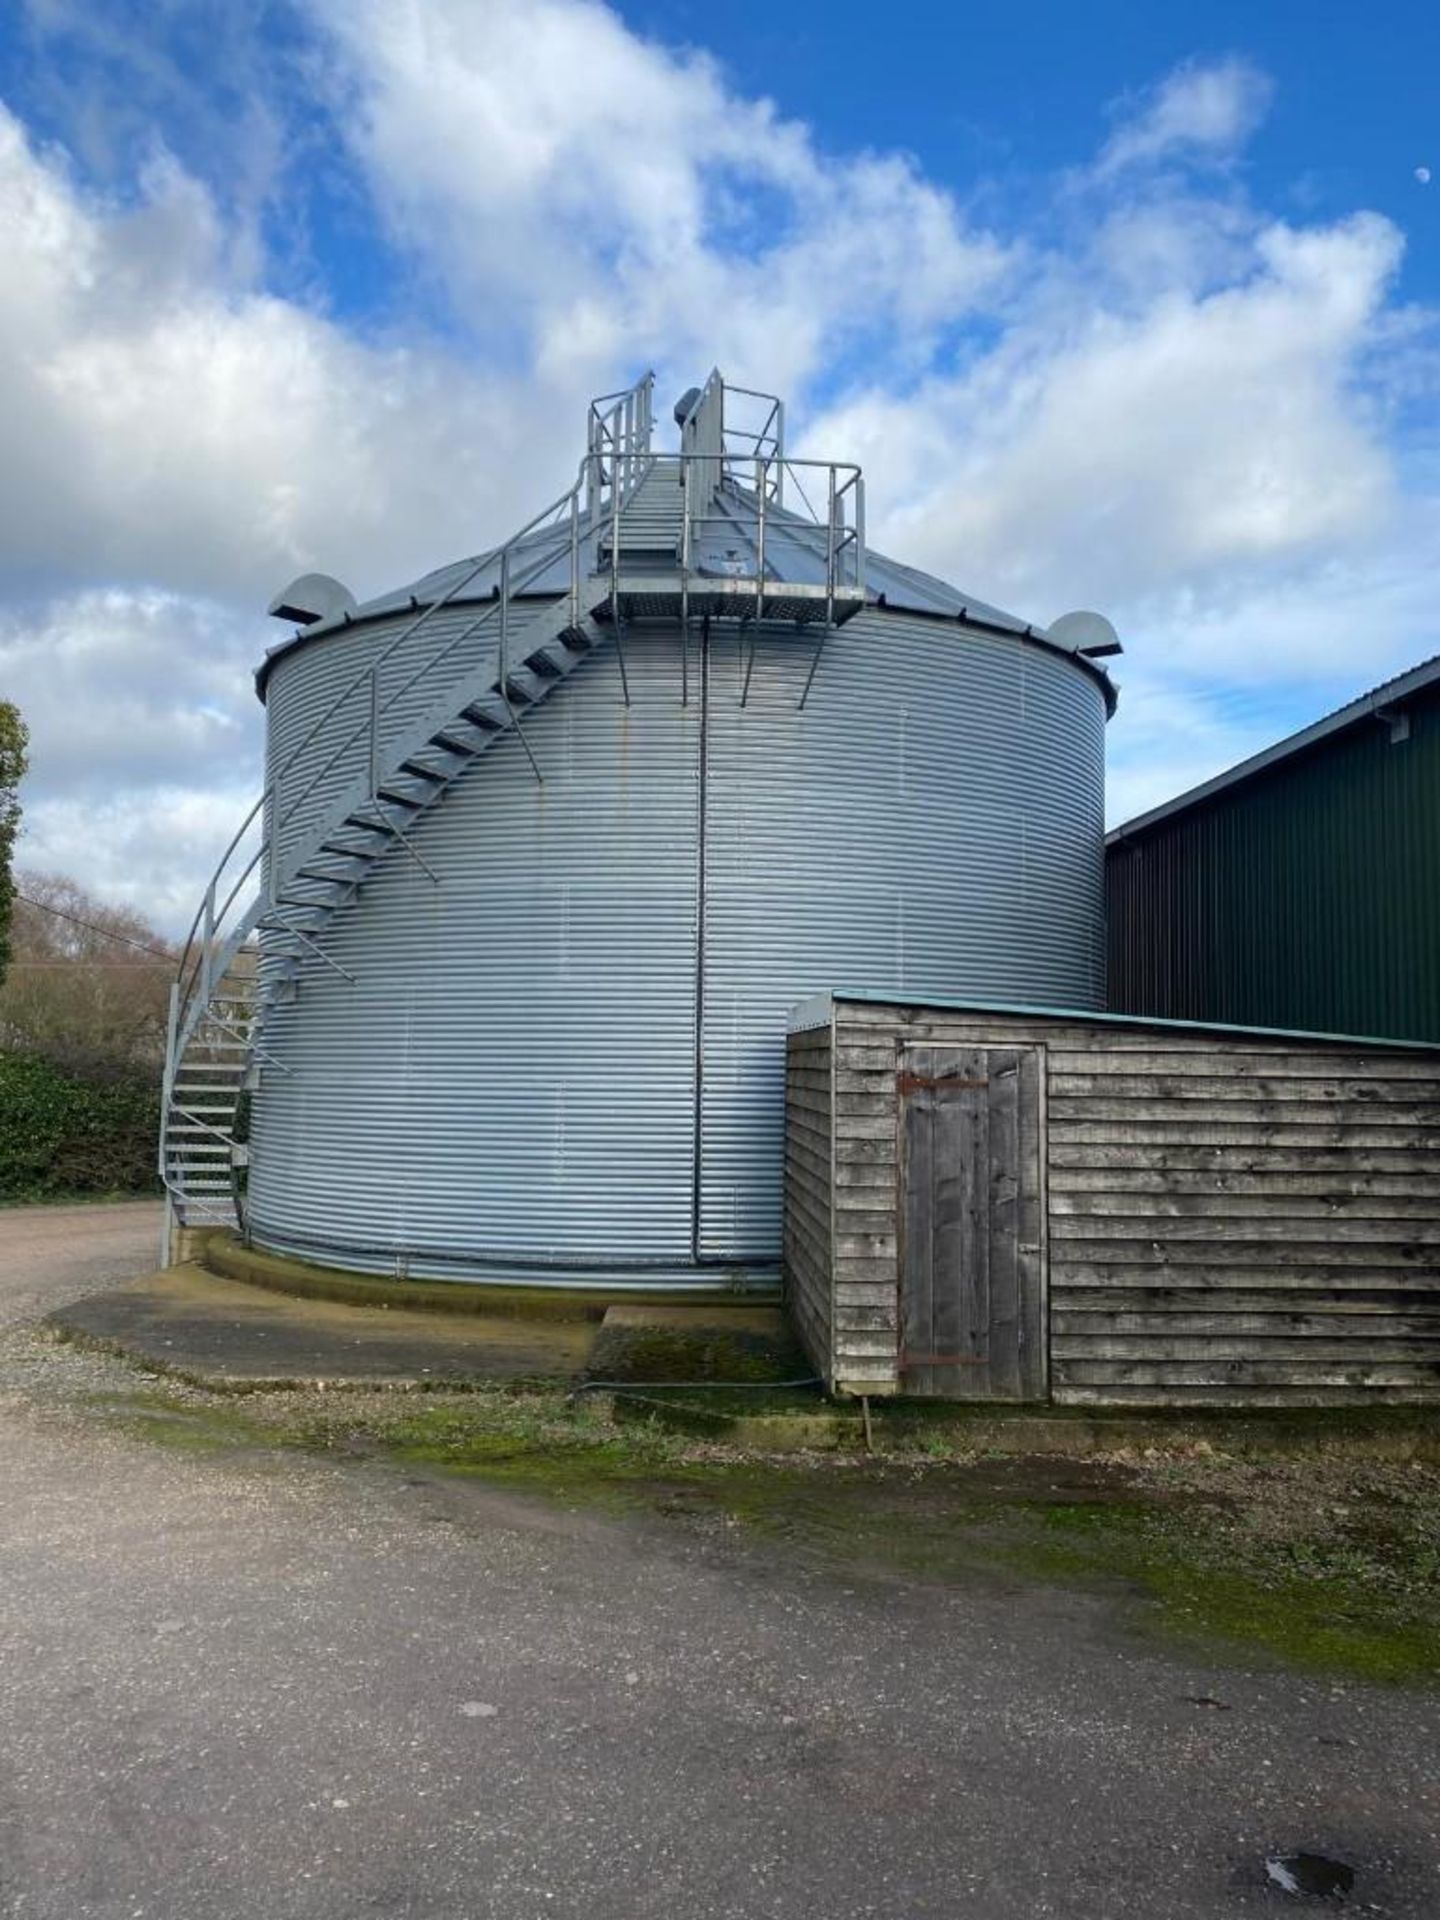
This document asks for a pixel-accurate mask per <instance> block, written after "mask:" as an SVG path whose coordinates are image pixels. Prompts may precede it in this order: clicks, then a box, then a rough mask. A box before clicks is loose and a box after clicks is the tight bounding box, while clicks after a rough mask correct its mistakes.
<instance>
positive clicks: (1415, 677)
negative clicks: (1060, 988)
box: [1105, 654, 1440, 846]
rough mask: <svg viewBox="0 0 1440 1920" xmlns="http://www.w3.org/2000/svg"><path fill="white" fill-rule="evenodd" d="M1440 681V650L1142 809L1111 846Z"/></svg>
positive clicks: (1111, 837) (1114, 833)
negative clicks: (1210, 776) (1171, 796)
mask: <svg viewBox="0 0 1440 1920" xmlns="http://www.w3.org/2000/svg"><path fill="white" fill-rule="evenodd" d="M1436 685H1440V654H1435V655H1434V656H1432V658H1430V659H1429V660H1422V661H1421V663H1420V665H1419V666H1418V667H1411V668H1409V669H1408V670H1407V671H1406V672H1405V673H1397V674H1396V675H1395V676H1394V678H1393V679H1390V680H1382V681H1381V682H1380V685H1379V686H1378V687H1372V688H1371V690H1370V691H1369V693H1362V694H1361V695H1360V697H1359V699H1358V700H1351V701H1350V702H1349V703H1348V704H1347V705H1346V706H1343V707H1337V708H1336V709H1335V711H1334V713H1328V714H1326V716H1325V717H1324V719H1323V720H1316V721H1314V722H1313V723H1312V724H1311V725H1310V726H1308V727H1302V728H1301V729H1300V731H1299V732H1298V733H1292V734H1289V735H1287V737H1286V738H1285V739H1284V740H1277V741H1276V743H1275V745H1274V746H1273V747H1266V748H1264V750H1263V751H1262V752H1260V753H1254V754H1251V756H1250V758H1249V759H1248V760H1241V761H1240V762H1239V763H1238V765H1236V766H1233V767H1231V768H1229V769H1228V770H1227V771H1226V772H1225V773H1217V774H1216V775H1215V777H1214V779H1213V780H1202V781H1201V783H1200V785H1199V786H1198V787H1191V788H1189V789H1188V790H1187V791H1186V792H1184V793H1179V794H1177V795H1176V796H1175V798H1174V799H1173V800H1166V801H1165V802H1163V804H1162V805H1160V806H1158V807H1151V808H1150V810H1149V812H1148V813H1139V814H1136V816H1135V818H1134V819H1133V820H1127V821H1125V822H1124V823H1123V825H1121V826H1118V827H1115V828H1113V829H1112V830H1111V831H1110V832H1109V833H1108V834H1107V835H1106V836H1105V844H1106V845H1107V846H1115V845H1117V844H1118V843H1119V842H1120V841H1122V840H1129V839H1132V838H1133V837H1134V836H1135V835H1136V834H1139V833H1144V832H1145V831H1146V830H1147V829H1148V828H1150V827H1153V826H1158V825H1159V823H1160V822H1161V821H1162V820H1168V819H1171V818H1172V817H1173V816H1174V815H1175V814H1177V813H1185V812H1186V811H1188V809H1189V808H1191V807H1196V806H1199V805H1200V804H1201V803H1202V802H1203V801H1206V800H1212V799H1214V798H1215V796H1216V795H1217V794H1221V793H1225V792H1227V791H1228V790H1229V789H1230V788H1231V787H1238V786H1240V785H1241V784H1242V783H1243V782H1244V781H1246V780H1253V779H1254V778H1255V776H1256V775H1257V774H1261V773H1264V772H1266V771H1267V770H1268V769H1269V768H1271V767H1276V766H1279V765H1280V764H1281V763H1282V762H1283V761H1286V760H1289V759H1292V758H1293V757H1294V755H1295V754H1297V753H1304V752H1305V750H1306V749H1307V748H1308V747H1313V746H1317V745H1318V744H1319V743H1320V742H1321V741H1322V740H1328V739H1329V738H1330V737H1331V736H1332V735H1333V734H1337V733H1344V732H1346V731H1347V730H1348V729H1349V728H1351V727H1358V726H1360V725H1362V724H1363V723H1364V722H1365V721H1367V720H1375V719H1381V720H1383V719H1385V718H1386V717H1387V716H1388V715H1389V714H1391V713H1393V712H1396V711H1398V709H1399V708H1401V707H1403V706H1404V704H1405V702H1406V701H1407V700H1411V699H1413V698H1414V697H1415V695H1416V694H1418V693H1423V692H1425V691H1426V689H1427V688H1430V687H1433V686H1436Z"/></svg>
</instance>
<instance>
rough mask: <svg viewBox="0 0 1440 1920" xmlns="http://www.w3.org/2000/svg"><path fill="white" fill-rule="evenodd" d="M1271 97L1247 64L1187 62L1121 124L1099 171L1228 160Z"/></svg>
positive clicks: (1267, 83)
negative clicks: (1174, 160) (1177, 161)
mask: <svg viewBox="0 0 1440 1920" xmlns="http://www.w3.org/2000/svg"><path fill="white" fill-rule="evenodd" d="M1272 91H1273V89H1272V87H1271V84H1270V81H1269V79H1268V78H1267V76H1266V75H1265V74H1264V73H1262V72H1261V71H1260V69H1259V68H1258V67H1256V66H1254V65H1253V64H1252V63H1251V62H1250V61H1248V60H1241V59H1238V58H1231V59H1228V60H1219V61H1210V62H1205V61H1191V62H1187V63H1186V64H1185V65H1183V66H1180V67H1177V68H1176V69H1175V71H1174V72H1173V73H1171V74H1169V75H1167V77H1166V78H1165V79H1164V80H1163V81H1162V82H1161V84H1160V85H1159V86H1158V87H1156V88H1155V89H1154V91H1153V92H1152V93H1150V94H1149V95H1148V96H1147V97H1146V98H1145V99H1144V100H1143V101H1142V102H1140V103H1138V105H1136V107H1135V109H1134V110H1133V111H1132V112H1131V113H1130V114H1129V115H1128V116H1127V117H1126V118H1125V119H1124V120H1122V122H1121V124H1120V126H1119V127H1118V128H1117V129H1116V131H1115V133H1114V135H1113V136H1112V138H1111V140H1110V143H1109V145H1108V146H1107V147H1106V148H1105V151H1104V152H1103V153H1102V155H1101V156H1100V162H1099V167H1100V171H1101V172H1102V173H1114V172H1117V171H1119V169H1120V168H1122V167H1133V166H1136V165H1139V164H1144V163H1153V162H1156V161H1161V160H1168V159H1171V158H1184V159H1192V160H1193V159H1210V160H1228V159H1230V158H1232V157H1233V156H1234V155H1235V154H1236V153H1237V152H1238V150H1239V149H1240V148H1241V147H1242V146H1243V145H1244V143H1245V141H1246V140H1248V139H1249V137H1250V135H1251V134H1252V133H1253V132H1254V131H1255V129H1256V128H1257V127H1258V126H1259V124H1260V122H1261V121H1262V120H1263V119H1264V117H1265V113H1266V109H1267V108H1268V107H1269V105H1270V97H1271V93H1272Z"/></svg>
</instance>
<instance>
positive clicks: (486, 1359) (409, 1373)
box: [50, 1264, 595, 1390]
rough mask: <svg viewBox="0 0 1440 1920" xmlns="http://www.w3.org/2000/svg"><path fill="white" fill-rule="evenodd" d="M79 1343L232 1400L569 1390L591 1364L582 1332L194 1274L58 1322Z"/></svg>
mask: <svg viewBox="0 0 1440 1920" xmlns="http://www.w3.org/2000/svg"><path fill="white" fill-rule="evenodd" d="M50 1319H51V1324H52V1325H54V1326H57V1327H58V1328H60V1330H61V1331H62V1332H64V1333H67V1334H69V1335H71V1336H72V1337H73V1338H76V1339H80V1340H82V1341H91V1342H94V1343H97V1344H99V1345H103V1346H107V1347H114V1348H116V1349H117V1350H118V1351H120V1352H123V1353H125V1354H126V1355H128V1356H129V1357H130V1358H131V1359H134V1360H138V1361H140V1362H141V1363H142V1364H143V1365H146V1366H149V1367H153V1368H154V1369H155V1370H156V1371H158V1372H162V1373H173V1374H178V1375H179V1376H181V1377H182V1378H184V1379H187V1380H192V1381H194V1382H196V1383H197V1384H200V1385H204V1386H212V1387H221V1388H229V1389H232V1390H240V1389H256V1388H260V1387H269V1386H279V1387H289V1386H313V1385H314V1384H316V1383H317V1382H320V1381H323V1382H324V1383H325V1384H326V1385H328V1386H358V1385H366V1386H392V1387H433V1386H474V1385H477V1384H480V1383H483V1382H487V1381H515V1380H522V1379H534V1380H547V1381H557V1382H558V1381H564V1380H568V1379H570V1378H572V1377H573V1376H574V1375H575V1374H577V1373H578V1372H579V1371H580V1370H581V1368H582V1367H583V1366H584V1365H585V1362H586V1359H587V1357H588V1355H589V1352H590V1345H591V1341H592V1340H593V1338H594V1334H595V1328H594V1326H593V1325H590V1324H587V1323H585V1322H583V1321H566V1320H533V1319H524V1320H516V1319H508V1318H505V1317H503V1316H500V1315H485V1316H478V1315H470V1316H466V1317H464V1318H459V1317H456V1318H451V1317H449V1316H442V1315H440V1314H435V1313H410V1312H405V1311H403V1310H401V1309H395V1308H383V1309H381V1310H379V1311H376V1310H374V1309H365V1308H357V1307H348V1306H343V1305H338V1304H336V1303H334V1302H331V1301H325V1300H309V1299H293V1298H288V1297H287V1296H285V1295H283V1294H279V1293H274V1292H265V1291H262V1290H260V1289H258V1288H255V1287H251V1286H246V1285H244V1284H243V1283H242V1282H240V1281H236V1280H229V1279H225V1278H223V1277H222V1276H220V1275H218V1274H214V1273H210V1272H208V1271H206V1269H205V1268H203V1267H200V1266H197V1265H194V1264H186V1265H181V1266H175V1267H168V1268H166V1269H165V1270H164V1271H163V1272H160V1273H153V1274H147V1275H146V1276H145V1277H144V1278H143V1279H140V1280H134V1281H132V1282H131V1283H130V1284H129V1285H128V1286H125V1287H117V1288H115V1289H114V1290H113V1291H112V1292H109V1293H94V1294H90V1295H88V1296H87V1297H86V1298H85V1299H83V1300H77V1301H76V1302H75V1303H74V1304H73V1305H72V1306H69V1307H64V1308H62V1309H61V1310H60V1311H59V1312H58V1313H55V1314H52V1315H51V1316H50Z"/></svg>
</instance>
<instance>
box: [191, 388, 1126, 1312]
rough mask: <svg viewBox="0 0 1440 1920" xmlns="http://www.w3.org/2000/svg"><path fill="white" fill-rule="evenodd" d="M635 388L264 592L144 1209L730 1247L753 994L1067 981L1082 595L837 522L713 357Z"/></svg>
mask: <svg viewBox="0 0 1440 1920" xmlns="http://www.w3.org/2000/svg"><path fill="white" fill-rule="evenodd" d="M676 418H677V421H678V422H679V425H680V436H679V439H680V444H679V450H678V451H675V452H659V451H656V450H655V448H654V437H655V436H654V434H653V431H652V427H653V422H652V381H651V380H650V379H649V378H647V379H646V380H644V381H642V382H640V383H639V384H638V385H637V386H636V387H634V388H633V389H631V390H630V391H629V392H627V393H625V394H622V395H620V396H618V397H617V396H607V397H606V398H605V399H604V400H601V401H597V402H596V403H595V404H594V405H593V406H592V408H591V410H590V415H589V423H588V434H587V443H586V450H585V454H584V457H583V459H582V461H581V465H580V471H579V477H578V479H577V482H576V485H575V487H574V488H572V489H571V490H570V492H568V493H567V494H566V495H564V496H563V497H562V499H561V500H559V501H558V502H557V503H556V504H555V505H554V506H553V507H552V508H550V509H548V510H547V511H546V512H545V513H544V514H542V515H540V516H539V517H537V519H536V520H534V521H532V522H531V523H530V525H529V526H528V527H526V528H525V529H523V530H522V531H521V532H520V533H519V534H518V535H516V536H515V537H514V538H512V539H510V540H509V541H507V542H506V544H505V545H503V546H501V547H497V548H495V549H493V550H492V551H490V552H488V553H486V554H484V555H483V556H481V557H479V558H477V559H470V560H465V561H462V562H459V563H458V564H456V565H453V566H449V567H446V568H443V569H441V570H440V571H439V572H436V573H433V574H431V575H429V576H427V577H426V578H425V579H423V580H421V581H419V582H417V583H416V584H415V585H414V586H413V587H407V588H405V589H403V590H402V591H400V592H397V593H391V594H386V595H382V596H381V597H379V598H376V599H372V600H370V601H368V602H366V603H364V604H363V605H361V604H357V603H356V602H355V601H354V599H353V598H352V597H351V596H350V595H349V594H348V593H347V592H346V590H345V589H344V588H342V587H340V586H339V585H338V583H336V582H334V581H331V580H328V579H326V578H324V577H323V576H313V575H312V576H307V577H306V578H305V579H303V580H300V581H297V582H295V583H294V585H293V586H292V587H291V588H289V589H287V590H286V592H285V593H284V594H282V595H280V596H278V598H277V601H276V603H275V606H274V607H273V608H272V611H274V612H276V613H277V614H279V615H280V616H281V617H283V618H286V619H288V620H290V621H292V622H294V623H296V624H297V631H296V632H295V634H294V636H293V638H291V639H289V640H287V641H286V642H285V643H284V644H283V645H281V646H279V647H277V648H276V649H275V650H274V651H272V652H271V653H270V654H269V656H268V657H267V658H266V660H265V661H264V663H263V665H262V666H261V668H260V671H259V674H258V676H257V678H258V686H259V690H260V695H261V698H262V699H263V700H264V702H265V707H266V714H267V770H266V785H265V792H264V795H263V797H262V799H261V800H260V801H259V802H257V806H256V810H255V813H254V815H253V816H252V821H251V823H250V827H249V833H250V837H249V838H248V839H247V838H245V837H244V836H243V835H242V837H241V838H240V839H239V840H237V844H236V847H235V849H233V850H232V853H231V855H230V856H229V857H228V860H227V862H226V863H225V864H224V865H223V866H222V870H221V873H220V874H219V875H217V877H216V880H215V881H214V882H212V884H211V887H210V888H209V890H208V891H207V894H206V898H205V902H204V904H203V905H202V908H201V912H200V915H199V916H198V919H197V929H196V935H195V939H194V941H193V943H192V948H191V952H190V955H189V957H188V959H187V962H186V965H185V968H184V969H183V972H182V978H181V983H180V990H179V994H178V998H177V1007H176V1016H175V1031H174V1037H173V1046H172V1064H171V1069H170V1074H169V1079H168V1083H167V1123H166V1141H165V1149H164V1157H165V1173H166V1181H167V1185H168V1187H169V1190H170V1193H171V1198H172V1202H173V1207H174V1212H175V1215H176V1217H177V1218H178V1219H179V1220H181V1221H188V1222H191V1223H204V1222H205V1221H207V1220H215V1219H226V1220H228V1219H231V1218H233V1213H232V1210H231V1209H232V1180H233V1173H232V1162H236V1161H238V1162H240V1163H242V1164H244V1165H245V1166H246V1173H245V1176H244V1187H245V1196H244V1212H245V1226H246V1229H247V1231H248V1232H249V1234H250V1236H251V1237H252V1239H253V1241H254V1242H255V1243H256V1244H257V1245H259V1246H262V1247H265V1248H268V1249H271V1250H275V1251H281V1252H287V1253H291V1254H294V1255H297V1256H299V1257H301V1258H306V1259H311V1260H316V1261H322V1262H325V1263H329V1264H334V1265H340V1266H346V1267H351V1268H355V1269H358V1270H361V1271H367V1272H385V1273H394V1272H399V1273H409V1274H414V1275H421V1274H428V1275H435V1276H441V1277H455V1278H464V1279H472V1280H485V1279H505V1280H507V1281H510V1282H514V1281H516V1280H525V1279H529V1280H533V1281H534V1282H535V1283H536V1284H550V1285H555V1284H568V1285H576V1284H579V1285H585V1284H590V1285H596V1286H603V1285H605V1284H607V1283H611V1284H614V1283H616V1282H618V1280H619V1278H620V1276H622V1275H623V1276H624V1277H625V1279H626V1280H627V1282H628V1283H630V1284H635V1283H636V1282H639V1283H641V1284H644V1283H646V1282H649V1283H653V1284H654V1285H655V1286H656V1287H664V1288H667V1289H669V1288H676V1287H700V1288H704V1287H710V1286H714V1285H717V1284H726V1285H735V1284H764V1283H765V1282H766V1281H767V1280H768V1279H770V1278H771V1277H773V1273H774V1270H775V1266H776V1263H777V1261H778V1257H779V1249H780V1233H781V1205H782V1174H783V1166H782V1161H783V1108H784V1076H785V1027H786V1013H787V1009H788V1008H789V1007H790V1006H791V1005H792V1004H793V1003H794V1002H796V1001H797V1000H800V999H802V998H804V997H805V996H807V995H809V994H812V993H814V992H816V991H817V990H822V989H828V988H831V987H836V986H846V985H848V986H853V987H865V988H868V989H873V990H885V991H891V992H897V993H899V992H903V993H904V994H906V995H908V996H910V997H912V998H914V999H916V1000H923V999H925V998H927V997H931V996H962V995H965V996H972V997H974V998H977V999H983V1000H986V1001H989V1002H992V1003H993V1002H1001V1003H1035V1004H1056V1005H1063V1006H1066V1007H1071V1008H1087V1007H1095V1008H1098V1007H1100V1006H1102V1005H1103V1004H1104V978H1103V965H1104V961H1103V955H1104V938H1103V919H1102V915H1103V904H1102V862H1103V830H1104V828H1103V767H1104V729H1105V721H1106V718H1107V714H1108V713H1109V711H1110V710H1112V709H1113V705H1114V695H1113V690H1112V688H1111V685H1110V683H1109V681H1108V679H1107V677H1106V675H1105V672H1104V670H1103V668H1102V667H1100V666H1099V665H1097V664H1096V663H1095V660H1094V659H1093V658H1092V657H1091V656H1092V655H1093V654H1094V653H1096V652H1099V651H1106V650H1113V647H1111V648H1107V647H1106V646H1105V644H1104V636H1103V632H1102V633H1101V635H1100V638H1099V639H1098V640H1097V636H1096V631H1095V628H1094V627H1093V626H1086V625H1084V624H1083V623H1082V625H1081V627H1080V628H1079V630H1078V631H1069V632H1068V633H1067V631H1065V630H1063V629H1057V630H1056V631H1054V632H1052V633H1047V632H1046V631H1045V630H1044V629H1041V628H1036V627H1031V626H1027V625H1026V624H1025V622H1023V621H1022V620H1018V619H1014V618H1012V617H1011V616H1009V615H1008V614H1005V613H1002V612H1000V611H999V610H997V609H996V608H994V607H991V606H987V605H985V604H984V603H983V602H981V601H978V600H976V599H974V598H973V597H971V596H969V595H967V594H963V593H961V592H959V591H957V590H956V589H954V588H953V587H950V586H948V585H945V584H943V583H942V582H940V581H938V580H935V579H932V578H931V577H929V576H928V575H926V574H923V573H920V572H917V571H916V570H915V569H913V568H911V567H907V566H903V565H901V564H899V563H897V562H894V561H890V560H886V559H884V558H882V557H881V556H879V555H877V554H875V553H872V552H868V551H867V548H866V542H865V522H864V494H863V481H862V479H861V475H860V473H859V470H858V469H857V468H856V467H854V466H853V465H849V464H846V463H844V462H838V461H837V462H833V463H832V462H828V461H800V460H795V459H792V458H791V457H790V455H789V454H788V452H787V449H786V447H785V443H784V430H783V419H784V415H783V409H782V407H781V406H780V404H779V402H778V401H774V400H772V399H770V398H769V397H768V396H760V395H755V394H752V393H748V392H744V391H742V390H740V389H737V388H734V387H731V388H727V387H726V386H725V384H724V383H723V381H722V380H721V378H720V376H719V375H718V374H712V375H711V377H710V379H709V381H708V382H707V383H706V385H705V386H704V387H703V388H702V389H694V390H692V391H691V392H689V393H688V394H687V395H686V396H685V397H684V399H683V400H682V401H681V402H680V404H679V406H678V407H677V408H676ZM257 953H258V957H259V959H258V985H256V984H254V983H253V982H252V980H251V978H250V974H249V971H247V967H248V968H249V969H250V970H252V971H253V964H254V956H256V954H257ZM242 1115H243V1117H244V1125H243V1126H242V1125H241V1124H239V1122H240V1120H241V1116H242ZM242 1132H244V1133H247V1134H248V1139H247V1141H246V1144H245V1145H244V1146H240V1147H237V1146H236V1145H235V1141H236V1140H237V1138H238V1137H239V1136H240V1134H241V1133H242Z"/></svg>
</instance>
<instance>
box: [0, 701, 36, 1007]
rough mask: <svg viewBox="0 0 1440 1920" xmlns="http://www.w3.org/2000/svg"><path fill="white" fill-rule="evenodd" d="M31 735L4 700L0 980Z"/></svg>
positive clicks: (0, 731) (0, 706)
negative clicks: (21, 800) (13, 858)
mask: <svg viewBox="0 0 1440 1920" xmlns="http://www.w3.org/2000/svg"><path fill="white" fill-rule="evenodd" d="M29 744H30V736H29V734H28V732H27V731H26V728H25V722H24V721H23V720H22V719H21V718H20V709H19V708H18V707H17V706H15V705H14V703H13V702H12V701H9V700H0V981H3V980H4V978H5V970H6V967H7V966H8V964H9V960H10V924H11V917H12V910H13V904H14V898H15V880H14V876H13V874H12V872H11V866H10V863H11V856H12V855H13V853H14V851H15V836H16V834H17V833H18V832H19V831H20V792H19V789H20V782H21V781H22V780H23V779H24V778H25V770H26V767H27V766H28V765H29V761H28V758H27V754H26V749H27V748H28V746H29Z"/></svg>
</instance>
